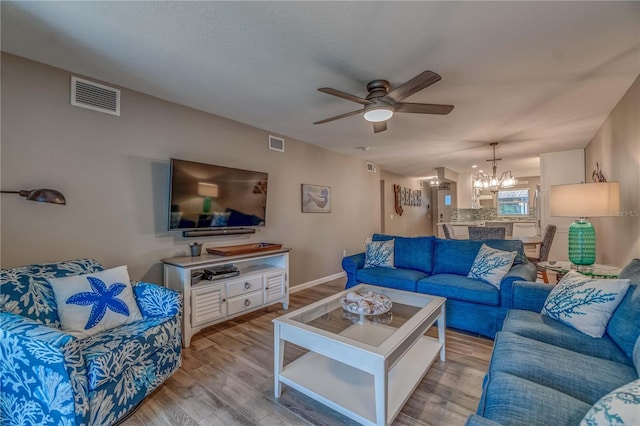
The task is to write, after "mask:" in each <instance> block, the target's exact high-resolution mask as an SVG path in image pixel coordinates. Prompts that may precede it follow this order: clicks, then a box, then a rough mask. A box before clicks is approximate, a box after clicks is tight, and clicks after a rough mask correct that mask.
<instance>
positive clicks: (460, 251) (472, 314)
mask: <svg viewBox="0 0 640 426" xmlns="http://www.w3.org/2000/svg"><path fill="white" fill-rule="evenodd" d="M390 239H394V240H395V243H394V246H395V254H394V265H395V267H394V268H383V267H376V268H364V263H365V254H364V253H359V254H355V255H352V256H348V257H345V258H344V259H343V260H342V268H343V269H344V270H345V272H346V273H347V284H346V288H350V287H353V286H355V285H357V284H359V283H367V284H373V285H378V286H382V287H389V288H395V289H399V290H406V291H415V292H418V293H426V294H432V295H434V296H442V297H446V298H447V304H446V322H447V326H449V327H454V328H458V329H462V330H467V331H471V332H474V333H479V334H482V335H485V336H488V337H491V338H493V337H494V336H495V334H496V332H497V331H498V330H500V328H501V326H502V322H503V320H504V317H505V315H506V313H507V310H508V309H509V308H511V303H512V301H511V287H512V285H513V283H514V281H534V280H535V279H536V268H535V266H534V265H533V264H532V263H531V262H529V261H528V260H527V257H526V255H525V253H524V246H523V244H522V241H519V240H486V241H471V240H443V239H439V238H436V237H398V236H391V235H383V234H374V235H373V237H372V240H373V241H385V240H390ZM483 243H486V244H487V245H488V246H490V247H493V248H495V249H499V250H504V251H516V252H517V253H518V254H517V256H516V258H515V261H514V264H513V266H512V268H511V270H510V271H509V272H508V273H507V275H506V276H505V277H504V278H503V279H502V281H501V283H500V289H497V288H496V287H494V286H493V285H491V284H488V283H486V282H483V281H480V280H477V279H473V278H467V274H468V273H469V271H470V270H471V266H472V265H473V261H474V260H475V257H476V255H477V254H478V251H479V250H480V247H481V246H482V244H483Z"/></svg>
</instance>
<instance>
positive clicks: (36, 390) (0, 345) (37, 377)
mask: <svg viewBox="0 0 640 426" xmlns="http://www.w3.org/2000/svg"><path fill="white" fill-rule="evenodd" d="M100 270H102V266H101V265H100V264H99V263H98V262H97V261H95V260H92V259H81V260H76V261H68V262H60V263H58V264H48V265H30V266H25V267H19V268H11V269H3V270H2V271H0V277H1V278H2V281H1V287H0V289H1V290H2V296H0V302H1V303H0V365H1V366H0V388H1V390H0V424H2V425H5V424H6V425H14V424H34V425H35V424H56V425H110V424H113V423H114V422H116V421H117V420H118V419H121V418H122V417H124V416H125V415H126V414H127V413H128V412H129V411H130V410H131V409H132V408H134V407H135V406H136V405H138V404H139V403H140V402H141V401H142V400H143V399H144V398H145V397H146V396H147V395H148V394H149V393H151V392H152V391H153V390H154V389H156V388H157V387H158V386H159V385H160V384H161V383H162V382H164V381H165V380H166V379H167V378H168V377H169V376H171V374H173V373H174V372H175V371H176V370H177V369H178V368H179V367H180V364H181V350H182V346H181V332H180V314H181V312H182V299H181V295H180V294H179V293H177V292H175V291H173V290H169V289H166V288H164V287H160V286H157V285H155V284H149V283H136V284H134V287H133V290H134V295H135V297H136V303H137V304H138V307H139V308H140V311H141V313H142V316H143V320H142V321H137V322H135V323H132V324H126V325H124V326H121V327H117V328H114V329H111V330H108V331H106V332H103V333H99V334H97V335H95V336H91V337H89V338H85V339H77V338H75V337H74V336H72V335H70V334H67V333H64V332H63V331H62V330H60V329H59V327H60V324H59V320H58V317H57V310H56V305H55V301H54V298H53V293H52V291H51V288H50V287H49V285H48V282H47V281H46V278H48V277H62V276H68V275H73V274H85V273H90V272H96V271H100Z"/></svg>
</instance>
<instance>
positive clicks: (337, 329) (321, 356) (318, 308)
mask: <svg viewBox="0 0 640 426" xmlns="http://www.w3.org/2000/svg"><path fill="white" fill-rule="evenodd" d="M365 290H371V291H374V292H376V293H382V294H384V295H386V296H388V297H389V298H390V299H391V300H392V302H393V308H392V309H391V315H389V314H385V316H381V317H369V316H361V317H358V316H357V315H356V316H355V318H354V316H353V314H346V313H345V311H344V310H343V309H342V306H341V304H340V297H341V296H343V295H344V294H346V293H347V292H348V291H365ZM445 301H446V299H445V298H442V297H437V296H430V295H426V294H420V293H413V292H406V291H399V290H392V289H387V288H382V287H376V286H372V285H368V284H360V285H358V286H356V287H353V288H351V289H349V290H347V291H344V292H342V293H338V294H335V295H333V296H330V297H327V298H326V299H323V300H320V301H318V302H316V303H313V304H311V305H309V306H305V307H304V308H301V309H298V310H296V311H293V312H290V313H288V314H286V315H283V316H281V317H279V318H276V319H274V320H273V323H274V382H275V383H274V385H275V388H274V392H275V396H276V398H279V397H280V394H281V389H282V383H284V384H286V385H288V386H291V387H292V388H294V389H297V390H298V391H300V392H302V393H304V394H305V395H308V396H310V397H311V398H313V399H315V400H317V401H320V402H321V403H323V404H325V405H327V406H329V407H331V408H333V409H334V410H336V411H338V412H340V413H342V414H344V415H346V416H348V417H350V418H352V419H354V420H356V421H358V422H360V423H362V424H365V425H388V424H390V423H391V422H392V421H393V419H395V417H396V416H397V415H398V413H399V412H400V409H401V408H402V406H403V405H404V404H405V402H406V401H407V400H408V399H409V397H410V396H411V394H412V393H413V391H414V389H415V388H416V386H417V385H418V383H420V381H421V380H422V378H423V377H424V375H425V374H426V373H427V371H428V370H429V367H431V364H432V363H433V361H434V360H435V359H436V357H437V356H438V354H440V359H441V360H442V361H444V359H445ZM385 322H386V323H385ZM436 322H437V323H438V339H435V338H432V337H428V336H425V335H424V333H425V332H426V331H427V330H428V329H429V328H430V327H431V326H432V325H433V324H434V323H436ZM285 341H286V342H291V343H294V344H296V345H298V346H302V347H304V348H307V349H309V350H310V351H309V352H307V353H306V354H305V355H303V356H301V357H300V358H298V359H296V360H295V361H293V362H291V363H289V364H287V365H286V366H284V349H285Z"/></svg>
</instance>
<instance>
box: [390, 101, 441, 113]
mask: <svg viewBox="0 0 640 426" xmlns="http://www.w3.org/2000/svg"><path fill="white" fill-rule="evenodd" d="M393 108H394V109H395V112H411V113H415V114H440V115H446V114H449V113H450V112H451V110H453V105H438V104H412V103H410V102H398V103H396V104H394V105H393Z"/></svg>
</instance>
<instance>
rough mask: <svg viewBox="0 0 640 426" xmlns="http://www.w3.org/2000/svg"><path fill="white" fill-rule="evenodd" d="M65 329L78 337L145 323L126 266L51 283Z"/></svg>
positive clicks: (57, 279) (54, 279)
mask: <svg viewBox="0 0 640 426" xmlns="http://www.w3.org/2000/svg"><path fill="white" fill-rule="evenodd" d="M49 283H50V284H51V287H52V288H53V293H54V295H55V297H56V303H57V306H58V315H59V316H60V322H61V323H62V329H63V330H64V331H66V332H67V333H69V334H71V335H73V336H76V337H78V338H84V337H88V336H92V335H94V334H98V333H100V332H102V331H105V330H109V329H112V328H114V327H118V326H121V325H124V324H130V323H132V322H135V321H140V320H142V314H141V313H140V310H139V309H138V305H137V304H136V299H135V297H134V296H133V290H132V288H131V281H130V279H129V272H128V271H127V267H126V266H119V267H117V268H112V269H108V270H106V271H100V272H95V273H92V274H85V275H72V276H68V277H63V278H51V279H50V280H49Z"/></svg>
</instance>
